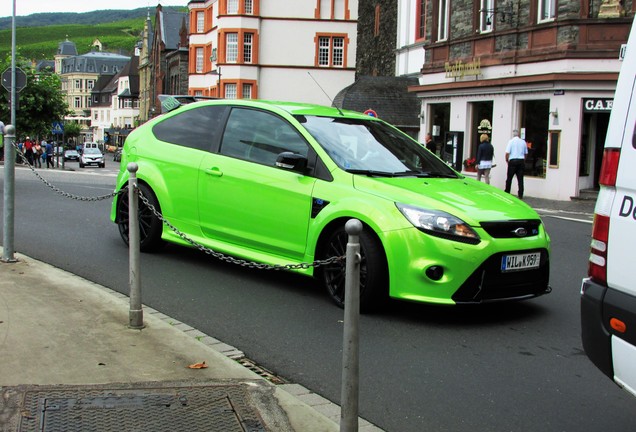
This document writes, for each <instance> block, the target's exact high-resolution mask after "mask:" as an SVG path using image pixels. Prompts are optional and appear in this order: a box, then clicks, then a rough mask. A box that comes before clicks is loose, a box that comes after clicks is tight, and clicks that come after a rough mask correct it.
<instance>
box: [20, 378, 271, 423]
mask: <svg viewBox="0 0 636 432" xmlns="http://www.w3.org/2000/svg"><path fill="white" fill-rule="evenodd" d="M89 430H93V431H129V432H133V431H134V432H136V431H158V432H162V431H166V432H168V431H170V432H176V431H188V432H190V431H199V430H201V431H202V430H206V431H223V432H225V431H227V432H234V431H236V432H265V431H266V428H265V427H264V425H263V423H262V421H261V419H260V417H259V415H258V413H257V411H255V410H254V409H253V408H252V407H250V404H249V395H248V393H247V391H246V389H245V388H244V387H243V386H241V385H213V386H197V387H168V388H144V389H118V388H109V389H99V390H96V389H93V388H77V387H74V388H70V389H69V388H61V389H57V388H55V389H38V390H31V391H27V392H25V394H24V403H23V410H22V415H21V417H20V422H19V428H18V431H19V432H31V431H33V432H58V431H65V432H76V431H77V432H84V431H89Z"/></svg>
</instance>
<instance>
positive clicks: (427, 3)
mask: <svg viewBox="0 0 636 432" xmlns="http://www.w3.org/2000/svg"><path fill="white" fill-rule="evenodd" d="M612 1H614V0H602V1H601V0H559V1H557V0H519V1H516V2H512V1H509V0H504V1H495V0H479V1H472V0H470V1H469V0H441V1H437V0H436V1H433V0H399V6H398V8H399V10H400V17H401V19H400V21H399V22H400V26H399V28H398V34H399V35H402V36H405V37H404V38H403V39H402V40H401V46H399V47H398V48H397V53H398V59H397V63H398V70H401V71H404V72H406V73H409V74H416V75H417V76H418V78H419V84H418V85H416V86H412V87H411V88H410V91H412V92H413V93H415V94H417V96H418V97H419V99H420V101H421V113H420V115H421V128H420V135H421V136H422V135H423V134H425V133H428V132H430V133H432V134H433V136H434V138H435V139H436V140H437V142H438V144H439V146H440V147H441V148H442V150H443V154H442V156H443V157H444V158H445V159H446V160H447V161H448V162H449V163H451V164H453V165H454V166H455V167H456V168H457V169H460V170H461V169H464V168H463V164H462V162H463V161H464V160H465V159H467V158H470V157H473V156H474V155H475V153H476V148H477V145H478V143H479V135H480V134H481V133H483V132H486V133H488V134H489V135H490V137H491V140H492V143H493V145H494V147H495V155H496V158H498V159H499V160H500V161H501V162H500V164H499V167H498V168H495V169H493V172H492V173H491V184H494V185H495V186H499V187H502V188H503V186H504V183H505V177H506V164H505V163H504V162H503V158H504V151H505V147H506V144H507V142H508V140H509V139H510V137H511V135H512V131H513V129H518V130H520V132H521V134H522V136H523V137H525V139H526V141H527V143H528V150H529V156H528V158H527V161H526V170H525V173H526V180H525V193H526V195H528V196H536V197H543V198H550V199H558V200H569V199H571V198H578V197H580V196H582V195H583V194H584V193H586V192H587V191H588V190H594V189H595V188H596V187H597V186H598V173H599V170H600V165H601V161H602V154H603V145H604V141H605V134H606V131H607V123H608V120H609V115H610V112H611V104H612V100H613V96H614V91H615V87H616V79H617V77H618V71H619V69H620V66H621V59H620V52H621V45H622V44H624V43H625V42H626V41H627V36H628V32H629V28H630V26H631V21H632V19H633V16H634V8H635V6H634V2H633V1H632V0H625V1H624V2H623V3H619V2H616V1H614V4H613V5H612V4H611V3H612ZM418 55H419V56H421V59H422V61H421V63H420V65H419V70H416V62H414V61H413V59H415V58H417V56H418ZM404 65H406V66H404ZM485 126H487V127H485ZM468 175H473V174H472V173H468Z"/></svg>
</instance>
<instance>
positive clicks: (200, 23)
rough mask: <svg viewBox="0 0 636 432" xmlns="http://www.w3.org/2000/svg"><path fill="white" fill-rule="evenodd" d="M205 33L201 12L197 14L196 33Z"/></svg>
mask: <svg viewBox="0 0 636 432" xmlns="http://www.w3.org/2000/svg"><path fill="white" fill-rule="evenodd" d="M204 31H205V13H204V12H203V11H198V12H197V33H203V32H204Z"/></svg>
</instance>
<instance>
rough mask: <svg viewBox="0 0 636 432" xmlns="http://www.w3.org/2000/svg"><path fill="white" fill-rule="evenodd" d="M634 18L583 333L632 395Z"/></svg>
mask: <svg viewBox="0 0 636 432" xmlns="http://www.w3.org/2000/svg"><path fill="white" fill-rule="evenodd" d="M635 91H636V20H635V21H634V22H633V23H632V29H631V33H630V36H629V40H628V42H627V50H626V54H625V58H624V60H623V63H622V66H621V71H620V75H619V78H618V83H617V85H616V94H615V96H614V105H613V107H612V113H611V115H610V122H609V128H608V130H607V137H606V139H605V152H604V155H603V164H602V168H601V175H600V180H599V182H600V184H601V188H600V192H599V195H598V199H597V201H596V208H595V210H594V213H595V214H594V226H593V228H592V247H591V254H590V261H589V268H588V277H587V278H585V279H583V284H582V286H581V335H582V340H583V348H584V349H585V353H586V354H587V356H588V357H589V359H590V360H591V361H592V362H593V363H594V364H595V365H596V366H597V367H598V368H599V369H600V370H601V371H602V372H603V373H605V375H607V376H608V377H610V378H611V379H613V380H614V381H615V382H616V384H618V385H619V386H621V387H623V388H624V389H625V390H627V391H629V392H630V393H632V394H633V395H635V396H636V95H635V94H634V92H635Z"/></svg>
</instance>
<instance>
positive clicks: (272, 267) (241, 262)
mask: <svg viewBox="0 0 636 432" xmlns="http://www.w3.org/2000/svg"><path fill="white" fill-rule="evenodd" d="M137 191H138V192H139V198H140V199H141V201H143V203H144V205H145V206H146V207H147V208H148V209H149V210H150V211H151V212H152V214H153V215H154V216H155V217H156V218H157V219H159V220H160V221H161V223H163V224H164V225H166V226H167V227H168V228H170V229H171V230H172V231H173V232H174V233H175V234H177V235H178V236H179V237H180V238H181V239H183V240H184V241H185V242H187V243H188V244H190V245H192V246H193V247H194V248H196V249H198V250H200V251H201V252H204V253H206V254H207V255H211V256H213V257H214V258H217V259H219V260H221V261H225V262H228V263H230V264H237V265H240V266H243V267H247V268H254V269H259V270H296V269H308V268H310V267H314V268H318V267H320V266H325V265H329V264H334V263H341V262H342V261H344V259H345V257H344V256H338V257H330V258H327V259H324V260H316V261H314V262H312V263H307V262H302V263H298V264H274V265H271V264H262V263H255V262H252V261H247V260H244V259H239V258H234V257H231V256H229V255H225V254H222V253H220V252H216V251H214V250H212V249H209V248H207V247H205V246H203V245H201V244H199V243H197V242H195V241H194V240H192V239H191V238H189V237H188V236H187V235H186V234H184V233H183V232H181V231H180V230H179V229H178V228H177V227H175V226H174V225H172V224H171V223H170V222H169V221H168V220H167V219H165V218H164V217H163V215H162V214H161V213H159V212H158V211H157V209H156V208H155V206H154V205H152V204H151V203H150V201H148V199H147V198H146V197H145V196H144V195H143V194H142V193H141V190H139V189H138V188H137Z"/></svg>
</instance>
